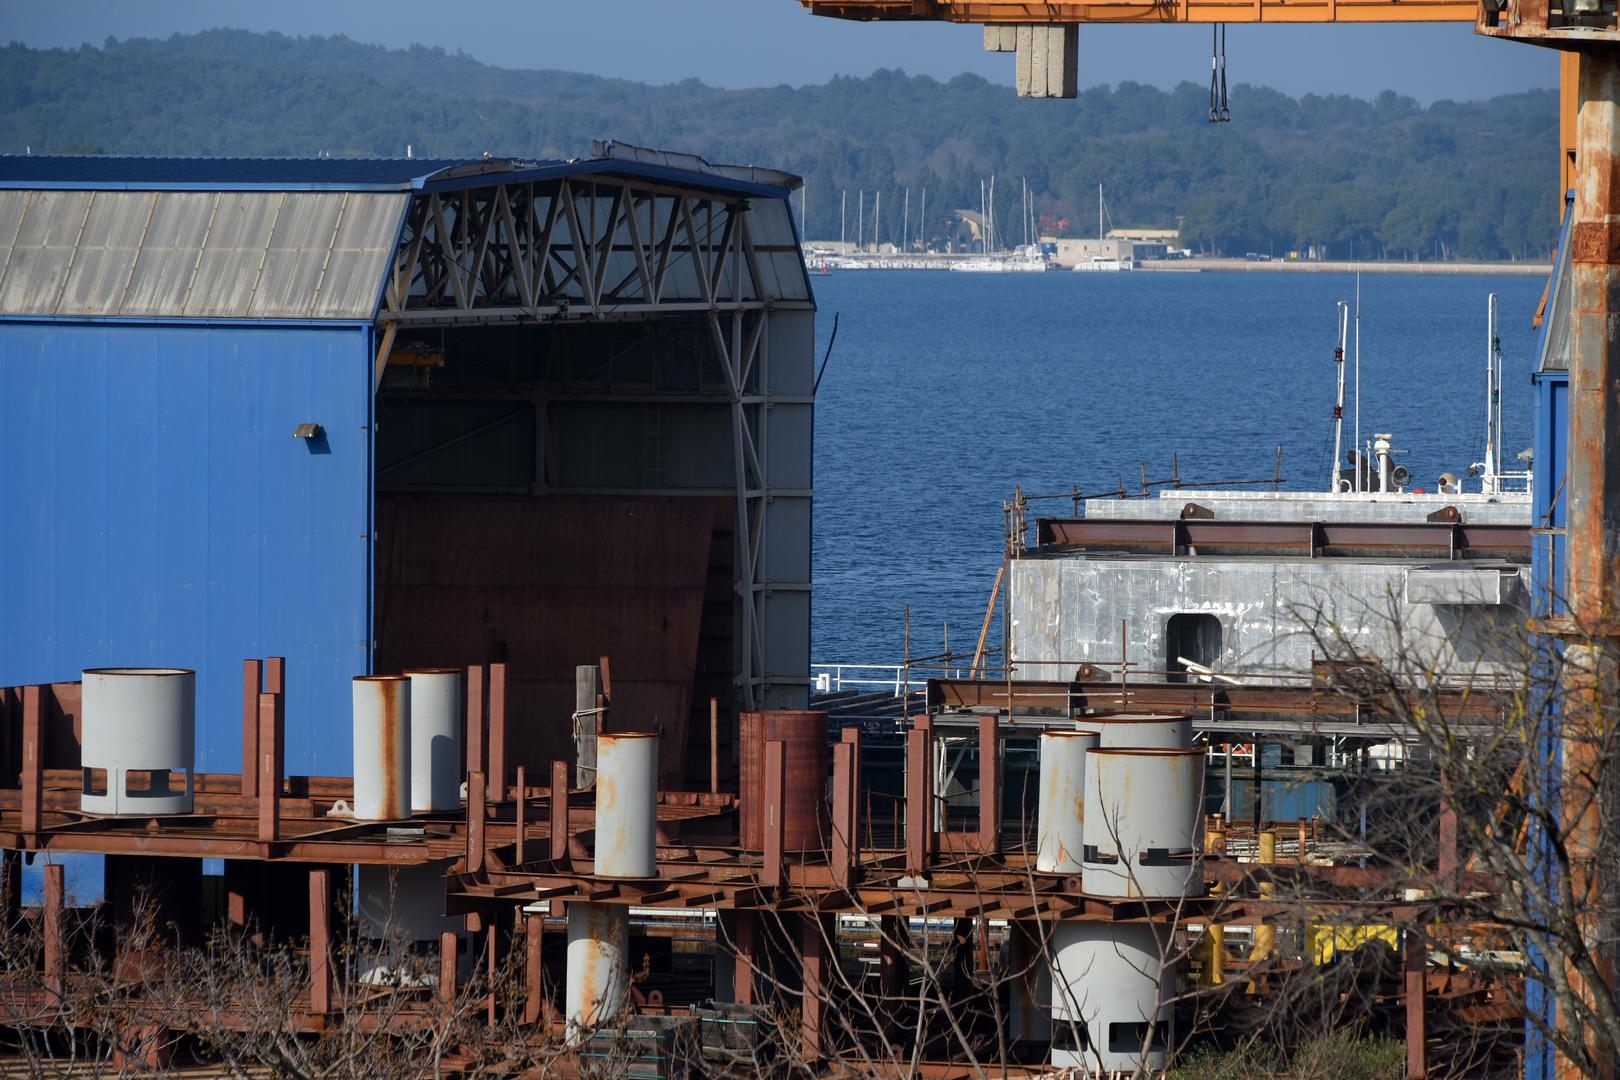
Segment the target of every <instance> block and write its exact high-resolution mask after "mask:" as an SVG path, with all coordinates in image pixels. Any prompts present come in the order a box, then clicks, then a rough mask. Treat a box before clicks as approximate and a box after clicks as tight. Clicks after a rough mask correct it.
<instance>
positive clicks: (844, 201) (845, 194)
mask: <svg viewBox="0 0 1620 1080" xmlns="http://www.w3.org/2000/svg"><path fill="white" fill-rule="evenodd" d="M848 212H849V189H848V188H845V189H844V190H843V191H840V192H839V193H838V247H839V250H842V249H843V247H844V219H845V216H846V215H847V214H848Z"/></svg>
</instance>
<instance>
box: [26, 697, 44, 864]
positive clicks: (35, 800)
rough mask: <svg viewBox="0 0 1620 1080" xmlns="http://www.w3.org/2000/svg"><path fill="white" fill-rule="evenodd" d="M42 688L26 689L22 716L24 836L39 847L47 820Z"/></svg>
mask: <svg viewBox="0 0 1620 1080" xmlns="http://www.w3.org/2000/svg"><path fill="white" fill-rule="evenodd" d="M43 692H44V688H43V687H39V686H25V687H23V695H22V699H23V706H22V709H23V712H22V778H21V779H22V833H23V835H24V836H25V837H29V838H30V840H29V842H30V843H37V842H38V841H37V839H34V838H36V837H37V836H38V835H39V829H40V823H41V821H42V819H43V816H44V798H43V796H44V786H45V768H44V766H45V707H44V703H43V700H42V695H43Z"/></svg>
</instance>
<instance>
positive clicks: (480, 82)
mask: <svg viewBox="0 0 1620 1080" xmlns="http://www.w3.org/2000/svg"><path fill="white" fill-rule="evenodd" d="M583 59H584V58H582V60H583ZM1207 108H1208V101H1207V91H1206V90H1205V88H1203V87H1200V86H1196V85H1193V84H1191V83H1183V84H1182V85H1181V86H1179V87H1177V88H1176V89H1175V90H1172V91H1168V92H1166V91H1163V90H1158V89H1155V88H1153V87H1148V86H1141V85H1137V84H1132V83H1124V84H1121V85H1119V86H1117V87H1113V88H1098V89H1092V90H1088V91H1086V92H1084V93H1083V94H1082V95H1081V96H1080V99H1079V100H1078V101H1028V100H1019V99H1017V98H1016V97H1014V95H1013V92H1012V90H1011V88H1010V87H1008V86H1002V85H994V84H991V83H988V82H986V81H985V80H983V79H980V78H978V77H976V76H970V75H963V76H959V77H957V78H955V79H952V80H950V81H949V82H944V83H941V82H939V81H937V80H934V79H930V78H925V77H912V76H907V75H905V74H904V73H902V72H898V71H880V72H877V73H875V74H873V75H871V76H869V77H867V78H834V79H832V80H831V81H829V82H827V83H825V84H823V85H820V86H806V87H799V88H793V87H788V86H777V87H768V88H761V89H753V90H722V89H716V88H714V87H710V86H706V85H704V84H703V83H701V82H699V81H697V80H687V81H685V82H681V83H676V84H673V85H669V86H648V85H643V84H638V83H633V82H627V81H624V80H618V79H603V78H597V77H595V76H590V75H580V74H571V73H567V72H558V71H512V70H506V69H501V68H494V67H490V66H487V65H484V64H480V63H478V62H477V61H475V60H472V59H471V58H469V57H466V56H463V55H458V54H451V53H446V52H444V51H443V50H442V49H431V48H423V47H416V48H412V49H408V50H389V49H383V48H380V47H376V46H369V45H362V44H359V43H356V42H353V41H350V40H348V39H346V38H341V37H336V38H289V37H285V36H281V35H275V34H250V33H246V32H241V31H229V30H221V31H214V32H210V33H205V34H197V35H192V36H176V37H173V38H170V39H168V40H166V41H147V40H136V41H125V42H117V41H108V42H107V43H106V44H105V45H104V46H103V47H101V48H89V47H86V48H81V49H77V50H36V49H29V48H26V47H24V46H21V45H15V44H13V45H10V46H7V47H4V48H0V152H4V153H22V152H24V150H25V148H30V147H31V148H32V150H33V152H35V153H41V152H51V151H57V152H62V151H70V152H88V151H97V152H105V153H118V154H225V155H299V156H301V155H313V154H319V153H329V154H334V155H345V154H347V155H387V156H400V155H403V153H404V151H405V147H406V145H407V144H409V145H411V146H412V147H413V148H414V152H415V153H416V154H417V155H419V156H423V155H428V156H459V155H474V154H479V153H483V152H484V151H490V152H492V153H495V154H497V155H511V156H522V157H529V156H532V157H573V156H577V155H579V154H582V153H584V152H585V151H586V150H587V149H588V147H589V143H590V140H591V139H592V138H598V137H604V136H608V137H613V138H617V139H621V140H624V141H628V142H634V143H641V144H644V145H652V146H659V147H665V148H670V149H678V150H687V151H691V152H694V153H698V154H702V155H704V156H705V157H707V158H709V159H710V160H713V161H728V162H741V163H750V164H759V165H769V166H773V167H778V168H784V169H788V170H790V171H793V172H797V173H800V174H802V175H803V176H804V177H805V178H806V180H807V182H808V193H807V196H808V198H807V202H808V217H809V221H808V227H807V229H806V230H805V231H806V233H807V234H808V235H810V236H814V237H827V236H834V237H836V236H837V235H838V228H839V220H838V214H839V193H840V192H841V191H844V190H847V191H848V192H849V208H850V209H849V213H850V219H851V225H850V232H851V234H853V228H854V226H853V219H854V215H855V200H856V192H857V191H861V190H864V191H865V192H866V205H867V207H868V215H870V207H871V202H872V199H873V196H874V193H876V192H877V191H879V190H881V191H882V192H883V205H884V212H883V217H882V229H883V237H882V238H883V239H884V240H891V239H898V237H899V231H900V227H901V222H900V214H899V212H898V211H899V209H900V207H901V204H902V192H903V191H904V189H906V188H908V187H909V188H910V189H911V197H912V203H911V206H912V210H913V215H914V217H915V214H916V211H917V210H918V208H919V205H920V203H921V197H922V190H923V189H924V188H926V189H927V191H928V196H927V205H928V207H929V210H928V218H927V221H926V226H925V227H926V229H927V232H928V234H929V235H930V236H931V237H933V238H936V239H937V238H940V237H942V236H944V235H945V233H946V231H947V229H948V228H949V227H950V222H949V217H948V215H947V213H946V211H947V210H949V209H952V208H974V209H977V207H978V206H979V185H980V181H981V180H984V179H986V178H988V177H989V176H991V175H992V174H994V175H996V176H997V177H998V182H997V203H998V210H997V212H998V215H999V217H1000V219H1001V220H1002V221H1003V222H1005V223H1008V224H1005V225H1004V226H1003V235H1009V234H1011V235H1013V237H1014V238H1015V239H1016V238H1021V236H1022V233H1021V231H1020V230H1018V229H1016V228H1014V225H1013V224H1012V223H1016V222H1017V220H1018V199H1019V195H1018V192H1019V189H1020V185H1021V183H1022V182H1023V181H1024V180H1027V181H1028V183H1029V187H1030V190H1031V191H1032V192H1033V193H1034V197H1035V202H1036V207H1037V209H1038V211H1039V213H1040V214H1041V215H1042V216H1043V217H1044V218H1045V219H1047V220H1048V221H1049V222H1058V221H1062V222H1067V223H1068V227H1067V229H1066V230H1065V231H1067V232H1068V233H1070V234H1073V235H1089V234H1090V232H1091V231H1092V229H1094V227H1095V226H1094V224H1093V223H1094V222H1095V220H1096V212H1095V206H1096V188H1097V184H1099V183H1101V184H1103V185H1104V186H1105V188H1106V191H1107V194H1108V204H1109V208H1110V212H1111V216H1112V219H1113V221H1114V222H1115V223H1116V224H1122V225H1123V224H1129V225H1138V226H1153V227H1162V228H1169V227H1177V226H1179V227H1180V228H1181V230H1182V236H1183V238H1184V240H1185V241H1186V242H1187V243H1189V244H1190V245H1193V246H1196V247H1199V248H1202V249H1204V250H1208V251H1219V252H1223V253H1242V252H1244V251H1251V250H1258V251H1266V250H1277V251H1282V250H1291V249H1300V248H1304V247H1307V246H1311V245H1316V246H1319V247H1322V248H1324V249H1325V253H1326V254H1327V255H1329V256H1330V257H1379V256H1383V257H1390V258H1424V259H1430V258H1436V257H1463V258H1515V259H1519V258H1530V259H1533V258H1542V257H1545V256H1546V254H1547V252H1548V249H1549V248H1550V246H1551V244H1552V241H1553V239H1554V236H1553V234H1554V228H1555V222H1556V219H1557V206H1558V200H1557V190H1556V189H1557V176H1558V173H1557V153H1558V150H1557V116H1558V107H1557V96H1556V94H1555V93H1554V92H1552V91H1550V90H1549V91H1539V92H1532V93H1525V94H1515V95H1511V96H1506V97H1500V98H1495V99H1492V100H1490V101H1484V102H1469V103H1457V102H1449V101H1442V102H1437V103H1436V104H1434V105H1431V106H1429V107H1427V108H1424V107H1421V106H1419V105H1418V104H1417V103H1416V102H1414V101H1412V100H1411V99H1408V98H1403V97H1399V96H1397V95H1395V94H1391V93H1384V94H1382V95H1379V96H1378V97H1377V98H1375V99H1373V100H1371V101H1363V100H1359V99H1355V98H1349V97H1318V96H1306V97H1303V98H1300V99H1294V98H1290V97H1287V96H1286V95H1283V94H1279V93H1276V92H1274V91H1271V90H1266V89H1261V88H1257V87H1249V86H1239V87H1237V88H1235V89H1234V90H1233V91H1232V112H1233V122H1232V123H1230V124H1221V125H1215V126H1211V125H1209V124H1208V123H1207V122H1206V119H1205V115H1206V112H1207ZM913 227H915V222H913Z"/></svg>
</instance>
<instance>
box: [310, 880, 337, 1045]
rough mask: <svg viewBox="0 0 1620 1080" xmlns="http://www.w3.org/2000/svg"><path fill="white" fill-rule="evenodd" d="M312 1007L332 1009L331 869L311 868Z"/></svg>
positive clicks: (321, 1010)
mask: <svg viewBox="0 0 1620 1080" xmlns="http://www.w3.org/2000/svg"><path fill="white" fill-rule="evenodd" d="M309 1011H310V1012H312V1013H314V1014H316V1015H317V1016H324V1015H325V1014H326V1013H328V1012H331V1011H332V871H331V870H329V869H328V868H326V867H324V866H323V867H319V868H317V869H314V870H311V871H310V872H309Z"/></svg>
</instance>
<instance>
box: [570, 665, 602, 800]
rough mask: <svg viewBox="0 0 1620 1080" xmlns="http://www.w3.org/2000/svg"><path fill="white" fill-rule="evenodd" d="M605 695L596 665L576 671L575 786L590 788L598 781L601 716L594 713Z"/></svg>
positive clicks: (600, 671) (600, 674)
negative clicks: (598, 738) (597, 734)
mask: <svg viewBox="0 0 1620 1080" xmlns="http://www.w3.org/2000/svg"><path fill="white" fill-rule="evenodd" d="M601 693H602V670H601V668H599V667H597V666H596V665H595V664H580V665H579V666H578V667H576V668H574V786H575V787H577V788H585V787H589V786H590V785H591V784H592V783H593V782H595V780H596V732H597V730H598V726H597V721H598V720H599V719H600V716H599V714H597V713H595V712H593V711H592V710H594V709H595V708H596V703H597V699H598V697H600V695H601Z"/></svg>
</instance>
